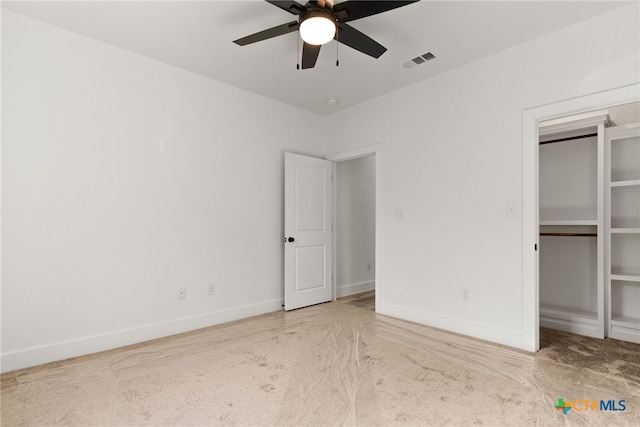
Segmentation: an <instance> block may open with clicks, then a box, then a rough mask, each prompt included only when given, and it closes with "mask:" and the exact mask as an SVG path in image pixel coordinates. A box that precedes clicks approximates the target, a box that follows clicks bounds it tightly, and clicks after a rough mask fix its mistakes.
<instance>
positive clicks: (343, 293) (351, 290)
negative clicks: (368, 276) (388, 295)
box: [336, 281, 376, 298]
mask: <svg viewBox="0 0 640 427" xmlns="http://www.w3.org/2000/svg"><path fill="white" fill-rule="evenodd" d="M375 289H376V282H375V281H369V282H360V283H353V284H351V285H343V286H339V287H337V288H336V297H337V298H342V297H347V296H349V295H355V294H361V293H363V292H367V291H373V290H375Z"/></svg>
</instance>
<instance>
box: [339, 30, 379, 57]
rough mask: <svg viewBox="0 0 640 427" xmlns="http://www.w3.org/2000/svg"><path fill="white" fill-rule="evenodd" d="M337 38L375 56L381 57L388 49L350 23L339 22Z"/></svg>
mask: <svg viewBox="0 0 640 427" xmlns="http://www.w3.org/2000/svg"><path fill="white" fill-rule="evenodd" d="M335 39H336V40H338V41H339V42H340V43H344V44H346V45H347V46H349V47H352V48H354V49H355V50H359V51H360V52H362V53H366V54H367V55H369V56H373V57H374V58H380V56H381V55H382V54H383V53H385V52H386V51H387V48H386V47H384V46H382V45H381V44H380V43H378V42H377V41H375V40H374V39H372V38H371V37H369V36H367V35H365V34H363V33H361V32H360V31H358V30H356V29H355V28H353V27H352V26H350V25H348V24H342V23H340V24H338V31H337V34H336V37H335Z"/></svg>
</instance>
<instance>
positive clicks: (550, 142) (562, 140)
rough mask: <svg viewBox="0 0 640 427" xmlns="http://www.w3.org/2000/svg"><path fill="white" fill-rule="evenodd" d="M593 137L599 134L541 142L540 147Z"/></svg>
mask: <svg viewBox="0 0 640 427" xmlns="http://www.w3.org/2000/svg"><path fill="white" fill-rule="evenodd" d="M592 136H598V134H597V133H590V134H587V135H580V136H568V137H566V138H558V139H552V140H549V141H540V145H544V144H553V143H556V142H565V141H573V140H574V139H583V138H591V137H592Z"/></svg>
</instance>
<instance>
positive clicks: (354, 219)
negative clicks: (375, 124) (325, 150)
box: [335, 156, 376, 297]
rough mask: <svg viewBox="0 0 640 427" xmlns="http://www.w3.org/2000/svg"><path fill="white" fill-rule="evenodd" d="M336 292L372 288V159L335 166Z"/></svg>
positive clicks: (373, 179) (343, 293) (341, 163)
mask: <svg viewBox="0 0 640 427" xmlns="http://www.w3.org/2000/svg"><path fill="white" fill-rule="evenodd" d="M336 180H337V186H336V224H335V226H336V248H335V250H336V260H337V261H336V264H337V265H336V276H337V277H336V292H337V296H338V297H342V296H346V295H352V294H357V293H360V292H365V291H369V290H373V289H374V286H375V282H374V281H375V274H374V272H375V262H374V261H375V225H376V224H375V207H376V206H375V190H376V188H375V157H374V156H367V157H360V158H358V159H352V160H346V161H343V162H338V163H337V165H336Z"/></svg>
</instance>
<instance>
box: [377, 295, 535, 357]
mask: <svg viewBox="0 0 640 427" xmlns="http://www.w3.org/2000/svg"><path fill="white" fill-rule="evenodd" d="M376 302H377V304H376V313H379V314H384V315H387V316H391V317H395V318H397V319H401V320H406V321H409V322H414V323H419V324H421V325H425V326H431V327H434V328H438V329H443V330H445V331H450V332H455V333H458V334H462V335H467V336H470V337H473V338H478V339H481V340H485V341H490V342H493V343H496V344H502V345H506V346H509V347H515V348H518V349H521V350H525V351H534V350H532V349H530V348H528V346H527V345H526V343H525V341H524V337H523V334H522V333H521V332H519V331H514V330H507V329H500V328H495V327H492V326H489V325H482V324H478V323H475V322H469V321H467V320H462V319H455V318H452V317H447V316H442V315H439V314H434V313H428V312H425V311H421V310H416V309H413V308H409V307H403V306H399V305H395V304H388V303H385V302H383V301H379V302H378V301H376Z"/></svg>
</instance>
